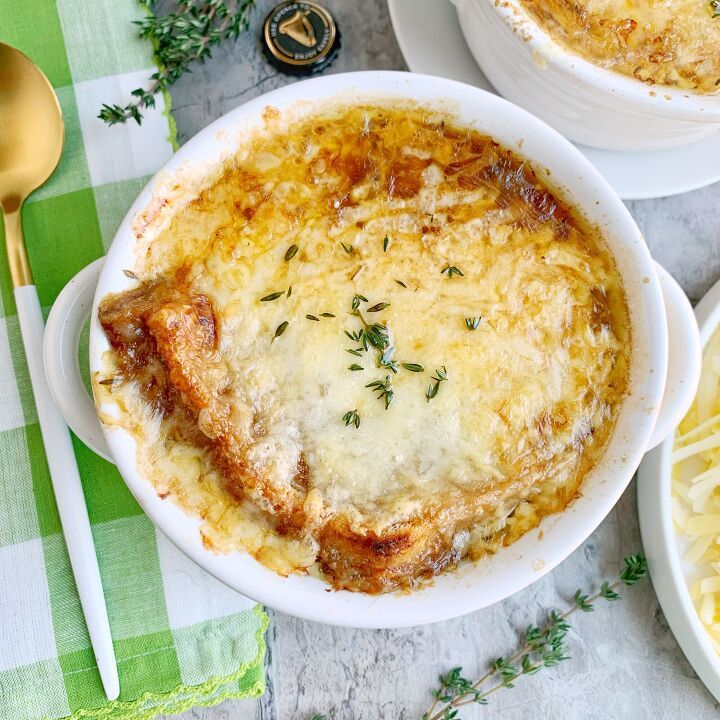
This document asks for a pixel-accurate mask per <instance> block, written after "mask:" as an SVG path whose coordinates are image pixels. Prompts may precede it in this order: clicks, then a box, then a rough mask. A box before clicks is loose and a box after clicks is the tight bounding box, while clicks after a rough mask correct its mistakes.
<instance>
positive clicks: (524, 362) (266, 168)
mask: <svg viewBox="0 0 720 720" xmlns="http://www.w3.org/2000/svg"><path fill="white" fill-rule="evenodd" d="M541 175H542V176H544V174H543V173H540V172H539V173H538V176H541ZM538 176H536V175H535V173H534V172H533V170H532V169H531V168H530V166H528V165H527V164H526V163H523V162H522V161H520V160H518V159H517V158H515V157H514V156H512V155H511V154H510V153H509V152H508V151H506V150H504V149H503V148H501V147H499V146H497V144H496V143H494V142H493V141H492V140H490V139H489V138H486V137H484V136H482V135H480V134H478V133H477V132H475V131H471V130H467V129H462V128H456V127H454V126H453V123H452V119H451V118H449V117H443V116H441V115H438V114H434V113H429V112H428V111H425V110H423V109H421V108H416V107H413V106H392V105H388V106H356V107H349V108H333V109H328V110H327V111H326V112H324V113H323V114H315V115H313V116H311V117H310V118H307V119H305V120H302V121H299V122H296V123H295V124H291V125H290V126H287V127H285V126H284V125H283V124H282V123H281V122H280V121H279V120H278V118H277V117H274V119H272V121H270V124H269V128H268V129H267V131H266V132H265V133H263V134H262V135H260V136H259V137H257V138H256V139H254V140H253V141H252V142H248V143H245V144H244V145H243V147H242V148H241V150H240V151H239V152H238V155H237V157H236V158H235V159H234V160H233V162H232V163H230V165H229V166H228V167H227V169H226V170H225V171H224V172H223V173H222V174H221V176H220V177H219V178H218V179H217V180H216V181H215V182H214V184H213V185H212V186H211V187H209V188H207V189H206V190H204V191H203V192H202V193H201V194H200V196H199V197H198V198H196V199H195V200H193V201H192V202H190V203H189V204H187V205H186V206H185V207H183V208H181V209H179V211H178V212H177V213H176V214H175V216H174V219H173V220H172V222H171V223H170V224H169V226H168V227H167V228H166V229H165V230H164V231H163V232H162V233H161V234H160V235H159V236H158V237H157V238H154V239H153V241H152V243H149V244H147V245H146V244H144V243H143V240H142V238H141V239H140V240H139V241H138V263H137V267H136V268H134V272H135V273H136V275H137V276H138V278H139V279H140V280H147V279H154V278H158V277H172V276H179V275H178V274H181V275H182V277H183V278H185V280H184V282H186V283H187V284H189V286H190V287H191V288H192V290H193V292H199V293H203V294H205V295H207V297H208V298H209V299H210V300H211V302H212V303H213V306H214V308H215V313H216V318H217V326H218V336H219V345H218V347H219V353H220V355H221V357H222V358H223V361H224V363H226V365H227V367H228V371H229V373H230V376H231V378H232V383H233V395H234V397H235V398H237V405H238V407H237V408H236V411H237V413H238V417H246V418H247V417H249V418H252V423H253V424H254V427H255V428H258V427H259V428H261V431H260V432H257V433H255V434H254V440H253V443H252V446H251V448H250V451H249V454H248V457H249V458H250V463H251V465H252V466H254V467H253V468H252V469H253V470H254V471H257V472H262V473H269V474H270V475H271V476H273V478H274V479H276V480H278V481H282V479H283V477H288V476H289V475H291V474H292V472H293V471H294V467H295V463H296V461H297V457H298V454H299V453H302V456H303V457H304V458H305V461H306V463H307V466H308V468H309V483H310V487H311V497H313V498H315V499H316V502H317V504H318V507H322V508H323V512H324V513H325V515H326V516H327V515H328V514H334V513H342V514H343V515H344V516H345V517H347V518H348V519H349V521H350V523H351V525H353V527H354V528H355V529H357V530H358V531H362V528H370V529H372V530H373V531H376V532H379V533H382V532H383V531H385V530H387V529H388V528H391V527H392V526H393V524H394V523H396V522H398V521H399V520H403V519H408V518H412V517H417V516H419V515H421V514H422V512H423V510H424V508H426V507H427V505H428V503H434V504H435V505H436V506H437V505H440V506H442V504H443V502H445V501H447V502H448V503H449V505H450V506H452V504H453V498H455V497H460V496H461V495H462V496H463V497H466V496H470V497H472V496H481V495H482V497H484V498H485V500H484V502H483V504H482V505H481V506H480V505H479V506H478V509H477V516H476V517H475V518H473V521H472V522H470V523H468V522H467V518H465V521H464V525H463V531H467V530H469V531H470V533H469V537H471V538H472V537H476V539H477V540H478V542H479V543H480V544H482V543H487V542H488V535H489V530H488V528H492V533H493V534H496V535H497V537H500V538H502V537H503V534H502V532H503V528H504V529H505V530H504V532H505V533H506V535H507V537H505V541H509V540H508V538H509V539H512V538H513V537H515V536H517V535H519V534H521V533H522V532H524V531H525V530H526V529H527V528H528V527H531V526H533V525H535V524H537V522H538V519H539V517H541V516H542V515H543V514H545V513H546V512H548V511H554V510H558V509H561V508H562V507H564V506H565V505H566V504H567V502H568V501H569V500H570V499H571V498H572V496H573V495H574V494H575V492H576V490H577V487H578V484H579V483H580V482H581V480H582V476H583V474H584V473H585V472H586V471H587V469H588V468H589V467H591V466H592V465H593V463H594V462H595V459H596V458H597V457H598V455H599V454H600V453H601V452H602V448H603V446H604V444H605V442H606V440H607V438H608V437H609V434H610V433H611V431H612V427H613V423H614V419H615V416H616V413H617V408H618V406H619V404H620V402H621V401H622V398H623V396H624V394H625V393H626V390H627V375H628V357H629V353H630V337H629V330H628V327H629V323H628V317H627V310H626V307H625V301H624V295H623V292H622V288H621V286H620V281H619V276H618V273H617V271H616V269H615V266H614V264H613V260H612V258H611V256H610V254H609V253H608V251H607V249H606V247H605V245H604V242H603V240H602V238H601V237H600V236H599V234H598V232H597V231H596V230H594V229H593V228H591V227H589V226H588V225H586V224H585V223H584V222H583V221H582V220H581V218H579V217H578V216H577V215H576V214H575V213H574V212H573V211H572V210H571V209H570V208H568V207H567V206H566V205H565V204H564V203H563V202H562V201H561V200H559V199H558V197H556V196H555V195H554V194H553V193H552V192H551V191H550V190H549V189H547V188H546V187H545V186H544V185H543V182H542V180H541V179H540V177H538ZM386 238H387V240H386ZM292 246H297V252H296V254H295V255H294V256H293V257H292V258H290V259H286V254H288V255H289V254H291V253H288V250H289V249H290V248H291V247H292ZM449 268H457V270H458V271H459V272H460V273H462V274H458V273H457V272H454V271H452V272H451V271H450V270H449ZM278 292H282V295H280V296H279V297H278V298H277V299H273V300H266V301H262V300H261V298H263V297H267V296H268V295H272V294H274V293H278ZM356 295H359V296H362V298H366V300H360V301H359V308H358V311H359V315H357V314H353V312H352V309H353V298H354V297H355V296H356ZM378 304H387V307H384V308H383V309H381V310H379V311H376V312H371V311H370V310H371V308H373V306H377V305H378ZM323 313H326V314H328V313H329V314H331V315H332V317H330V316H323ZM307 315H311V316H314V317H316V318H318V320H313V319H308V318H307V317H306V316H307ZM466 318H471V319H472V318H479V321H478V322H477V328H476V329H474V330H470V329H468V326H467V324H466ZM283 323H288V324H287V326H286V328H285V330H284V331H283V332H282V334H280V335H279V336H276V332H277V329H278V327H279V326H281V325H282V324H283ZM364 323H367V324H372V323H380V324H381V325H383V326H384V327H385V328H386V329H387V333H388V336H389V340H390V345H391V346H392V347H393V348H394V351H393V352H392V359H393V360H395V361H396V362H397V363H398V366H397V372H396V373H394V372H393V371H392V370H391V369H389V368H388V367H380V366H379V357H380V354H379V353H378V352H377V351H376V350H375V349H374V348H373V347H372V346H370V347H369V349H368V350H365V349H364V348H363V345H362V342H358V341H353V340H352V339H350V338H349V337H348V335H347V334H346V333H350V334H351V335H352V334H354V333H357V332H358V331H360V330H362V329H363V328H364V327H365V324H364ZM348 350H353V351H354V353H350V352H348ZM403 363H406V364H412V365H419V366H421V367H422V371H420V372H412V371H410V370H407V369H405V368H404V367H403ZM351 365H357V366H360V367H361V368H362V369H361V370H354V371H353V370H351V369H349V368H350V366H351ZM438 370H440V371H442V372H445V373H446V375H447V379H443V380H441V381H440V382H439V384H438V387H437V393H436V394H435V395H434V397H431V398H430V399H429V400H428V397H427V394H428V390H429V388H434V387H435V385H436V383H437V380H436V379H434V378H433V376H435V378H437V374H436V373H437V371H438ZM386 378H389V382H390V387H391V389H392V393H393V395H392V402H391V403H390V405H389V406H388V407H387V408H386V403H385V401H384V399H383V398H382V397H381V398H378V397H377V395H378V393H377V392H373V390H372V389H371V388H368V387H366V386H367V385H368V384H369V383H372V382H374V381H385V380H386ZM96 389H98V390H99V391H100V392H101V393H102V392H108V390H107V388H103V387H99V386H97V385H96ZM431 394H432V393H431ZM112 399H113V401H115V402H118V401H119V400H120V399H122V400H123V402H124V403H125V405H124V411H123V412H124V414H123V416H122V417H123V418H124V419H121V423H123V424H124V425H125V426H126V427H128V428H135V430H136V431H137V429H138V428H143V430H142V433H143V434H144V437H143V438H142V440H141V443H140V447H141V449H140V457H141V459H142V458H144V459H145V463H144V472H145V474H146V475H148V477H149V479H151V480H152V481H153V482H155V484H156V485H157V486H158V489H159V490H160V491H162V492H164V493H169V494H170V495H172V496H173V499H174V500H175V501H176V502H179V503H180V504H182V505H183V506H184V507H186V508H187V509H189V510H190V511H192V512H195V513H199V514H201V515H202V517H203V518H204V520H205V524H204V527H203V533H204V535H205V537H206V540H207V542H208V543H209V544H211V545H212V546H213V547H216V548H218V549H221V550H229V549H232V548H235V547H244V548H246V549H249V550H250V551H251V552H254V553H255V554H256V555H257V557H259V558H260V559H261V560H262V561H263V562H266V563H267V564H269V565H271V566H272V567H275V568H276V569H279V570H280V571H283V572H286V571H289V570H291V569H294V568H298V567H308V566H310V565H312V563H313V562H314V559H315V555H314V553H315V544H314V540H313V538H312V537H311V536H310V535H308V536H307V537H305V538H299V539H298V538H295V539H292V540H291V539H288V538H284V537H280V536H278V535H277V534H275V533H274V532H273V529H272V522H271V521H270V520H269V519H268V518H265V517H263V514H262V513H260V512H259V511H258V510H257V509H256V508H253V507H251V506H249V505H248V504H247V503H244V504H243V503H239V502H238V500H237V499H236V498H233V497H232V496H231V495H230V494H228V493H227V492H226V491H225V490H224V489H223V484H222V478H221V477H220V476H219V474H218V472H217V470H216V469H215V468H214V467H213V465H212V463H211V462H210V460H209V459H208V457H207V454H206V453H204V451H203V450H201V449H198V448H196V447H192V446H190V445H187V444H183V443H182V442H178V441H173V442H170V441H169V440H168V439H167V438H165V439H163V428H162V422H159V423H158V421H157V419H155V421H154V422H155V424H154V425H153V428H154V432H153V433H152V434H150V433H149V432H148V430H147V428H148V426H149V421H148V417H146V415H147V409H143V407H142V401H141V400H138V398H137V397H135V396H134V395H133V391H132V388H130V387H125V388H119V389H117V388H116V389H114V393H113V396H112ZM349 411H356V412H357V415H358V417H359V427H355V425H354V423H350V424H349V425H348V424H346V423H345V422H344V421H343V418H344V416H345V415H346V413H348V412H349ZM144 414H145V416H144ZM520 506H522V507H521V509H520V510H519V511H518V512H514V511H517V510H518V508H519V507H520ZM451 516H452V512H451V511H450V512H449V518H450V520H449V521H451ZM513 519H514V520H515V525H516V527H515V529H514V530H513V531H512V532H509V530H508V528H509V527H511V526H512V524H513ZM521 519H522V520H521ZM508 533H509V534H508ZM465 536H468V533H467V532H465ZM468 552H472V548H470V549H469V550H468Z"/></svg>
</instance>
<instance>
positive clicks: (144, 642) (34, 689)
mask: <svg viewBox="0 0 720 720" xmlns="http://www.w3.org/2000/svg"><path fill="white" fill-rule="evenodd" d="M142 12H143V11H142V9H141V7H140V6H139V5H137V4H136V3H135V1H134V0H1V1H0V41H3V42H7V43H9V44H11V45H14V46H15V47H17V48H19V49H21V50H22V51H23V52H25V53H26V54H27V55H29V56H30V57H31V58H32V59H33V60H35V61H36V62H37V63H38V64H39V65H40V67H41V68H42V69H43V70H44V71H45V73H46V74H47V76H48V77H49V79H50V81H51V82H52V84H53V86H54V87H55V89H56V90H57V94H58V97H59V98H60V104H61V105H62V109H63V114H64V117H65V124H66V137H65V150H64V153H63V156H62V161H61V163H60V166H59V167H58V169H57V170H56V172H55V174H54V175H53V177H52V178H51V180H50V181H49V182H48V183H47V184H46V185H45V186H44V187H43V188H41V189H40V190H39V191H38V192H36V193H35V194H34V195H33V196H32V197H31V198H30V199H29V201H28V202H27V204H26V206H25V211H24V228H25V236H26V241H27V245H28V252H29V255H30V261H31V264H32V268H33V272H34V275H35V280H36V283H37V287H38V292H39V295H40V302H41V303H42V305H43V307H44V309H45V311H47V310H48V309H49V307H50V306H51V305H52V302H53V300H54V298H55V296H56V295H57V293H58V292H59V291H60V289H61V288H62V287H63V285H65V283H66V282H67V281H68V280H69V279H70V278H71V277H72V276H73V275H74V274H75V273H76V272H77V271H78V270H80V269H81V268H82V267H83V266H85V265H86V264H87V263H89V262H90V261H91V260H94V259H95V258H97V257H99V256H101V255H102V254H103V253H104V252H105V250H106V248H107V246H108V244H109V243H110V241H111V239H112V237H113V234H114V232H115V230H116V227H117V226H118V224H119V223H120V221H121V219H122V217H123V216H124V215H125V213H126V211H127V209H128V207H129V206H130V204H131V202H132V200H133V199H134V197H135V195H136V194H137V192H138V191H139V190H140V188H141V187H142V186H143V185H145V183H146V182H147V180H148V177H149V176H150V175H151V174H153V173H154V172H155V171H156V170H157V169H158V167H159V166H160V165H161V164H162V163H164V162H165V160H167V159H168V158H169V157H170V155H171V153H172V145H173V143H174V128H173V126H172V122H171V120H170V119H169V115H168V110H169V107H168V105H167V102H166V101H165V99H163V98H159V103H158V108H157V109H156V110H155V111H150V112H148V113H147V114H146V118H145V121H144V122H143V124H142V126H141V127H138V126H137V125H135V123H132V124H128V125H121V126H116V127H114V128H109V127H107V126H105V125H104V124H103V123H102V122H101V121H100V120H98V119H97V117H96V116H97V113H98V110H99V108H100V106H101V105H102V103H104V102H108V103H115V102H118V103H122V104H124V103H125V102H127V100H128V98H129V93H130V91H131V90H132V89H133V88H135V87H137V86H139V85H143V84H146V83H147V78H148V77H149V75H150V73H151V72H152V70H153V62H152V49H151V48H150V47H149V43H147V42H146V41H141V40H139V39H138V38H137V29H136V27H135V26H134V25H132V24H131V21H132V20H133V19H136V18H137V17H139V16H141V15H142ZM0 236H2V228H1V227H0ZM0 242H1V243H2V245H1V246H0V247H4V238H2V237H0ZM73 441H74V445H75V452H76V455H77V459H78V464H79V466H80V474H81V476H82V480H83V486H84V489H85V497H86V500H87V504H88V509H89V512H90V519H91V521H92V524H93V533H94V538H95V544H96V548H97V554H98V560H99V563H100V571H101V574H102V579H103V585H104V588H105V595H106V598H107V606H108V613H109V616H110V626H111V628H112V633H113V638H114V642H115V652H116V655H117V660H118V670H119V674H120V687H121V694H120V698H119V700H118V701H116V702H114V703H111V704H108V703H107V702H106V700H105V697H104V695H103V691H102V686H101V683H100V678H99V676H98V672H97V668H96V666H95V661H94V657H93V653H92V650H91V648H90V642H89V638H88V634H87V629H86V627H85V622H84V620H83V615H82V612H81V609H80V604H79V600H78V597H77V593H76V591H75V587H74V584H73V579H72V574H71V570H70V567H69V564H68V557H67V552H66V549H65V544H64V541H63V536H62V534H61V531H60V521H59V518H58V514H57V510H56V507H55V501H54V498H53V493H52V488H51V485H50V478H49V475H48V469H47V465H46V461H45V454H44V452H43V445H42V440H41V437H40V430H39V428H38V424H37V417H36V411H35V407H34V404H33V398H32V393H31V388H30V383H29V379H28V371H27V367H26V364H25V358H24V353H23V349H22V345H21V342H20V334H19V329H18V323H17V318H16V316H15V306H14V303H13V296H12V285H11V282H10V274H9V271H8V267H7V259H6V257H5V253H3V252H1V251H0V720H30V719H31V718H32V719H34V718H37V719H45V718H47V719H50V718H65V717H72V718H81V717H82V718H92V717H97V718H108V719H116V718H149V717H152V716H153V715H155V714H157V713H173V712H179V711H182V710H185V709H187V708H189V707H192V706H194V705H210V704H214V703H216V702H219V701H220V700H222V699H225V698H229V697H243V696H249V695H258V694H260V693H262V692H263V690H264V686H265V683H264V668H263V658H264V650H265V645H264V630H265V627H266V625H267V617H266V615H265V613H264V612H263V611H262V609H261V608H259V607H257V606H256V605H255V604H254V603H252V602H250V601H249V600H247V599H246V598H244V597H242V596H241V595H238V594H237V593H235V592H233V591H231V590H229V589H228V588H226V587H225V586H224V585H221V584H220V583H219V582H217V581H216V580H214V579H213V578H211V577H210V576H209V575H207V574H206V573H205V572H203V571H202V570H200V568H198V567H197V566H196V565H194V564H193V563H192V562H191V561H190V560H188V559H187V558H185V557H184V556H183V555H182V554H181V553H180V552H179V551H178V550H177V549H175V547H174V546H172V545H171V544H170V542H169V541H168V540H167V539H166V538H165V537H164V536H162V535H161V534H159V533H158V532H157V531H156V530H155V528H154V527H153V525H152V524H151V523H150V521H149V520H148V519H147V517H146V516H145V515H144V514H143V512H142V510H141V509H140V507H139V506H138V505H137V503H136V502H135V501H134V499H133V498H132V496H131V495H130V493H129V492H128V490H127V488H126V487H125V484H124V483H123V481H122V479H121V478H120V476H119V475H118V472H117V471H116V469H115V468H114V467H113V466H112V465H110V464H109V463H107V462H105V461H104V460H102V459H101V458H99V457H98V456H96V455H95V454H93V453H92V452H91V451H90V450H89V449H88V448H86V447H85V446H84V445H83V444H82V443H80V442H79V441H77V439H73Z"/></svg>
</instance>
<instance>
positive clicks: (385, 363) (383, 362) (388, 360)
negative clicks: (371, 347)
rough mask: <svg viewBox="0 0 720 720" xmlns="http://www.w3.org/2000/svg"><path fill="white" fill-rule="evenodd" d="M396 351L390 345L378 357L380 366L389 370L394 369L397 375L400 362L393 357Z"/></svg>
mask: <svg viewBox="0 0 720 720" xmlns="http://www.w3.org/2000/svg"><path fill="white" fill-rule="evenodd" d="M394 352H395V348H394V347H389V348H388V349H387V350H385V352H384V353H383V354H382V355H381V356H380V357H379V358H378V367H384V368H387V369H388V370H392V371H393V373H394V374H396V375H397V371H398V364H397V362H396V361H395V360H393V359H392V356H393V353H394Z"/></svg>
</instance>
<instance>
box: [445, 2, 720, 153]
mask: <svg viewBox="0 0 720 720" xmlns="http://www.w3.org/2000/svg"><path fill="white" fill-rule="evenodd" d="M452 2H453V3H454V4H455V6H456V7H457V12H458V18H459V20H460V26H461V28H462V31H463V34H464V35H465V39H466V41H467V44H468V47H469V48H470V50H471V52H472V54H473V56H474V57H475V59H476V60H477V62H478V64H479V65H480V67H481V69H482V71H483V73H484V74H485V75H486V76H487V78H488V80H490V82H491V83H492V84H493V86H494V87H495V89H496V90H497V91H498V92H499V93H500V94H501V95H502V96H503V97H505V98H507V99H508V100H511V101H512V102H514V103H517V104H518V105H520V106H521V107H524V108H525V109H526V110H529V111H530V112H532V113H533V114H535V115H537V116H538V117H539V118H541V119H543V120H545V122H547V123H548V124H549V125H552V126H553V127H554V128H555V129H556V130H558V131H560V132H561V133H562V134H563V135H564V136H565V137H567V138H569V139H570V140H572V141H573V142H577V143H581V144H583V145H589V146H591V147H597V148H602V149H605V150H625V151H634V150H658V149H662V148H669V147H676V146H679V145H685V144H688V143H693V142H696V141H698V140H701V139H702V138H704V137H707V136H708V135H712V134H713V133H718V135H719V136H720V96H718V95H717V94H716V95H705V96H703V95H700V94H697V93H690V92H687V91H684V90H676V89H672V88H664V87H660V86H655V87H649V86H648V85H646V84H644V83H642V82H640V81H639V80H635V79H634V78H630V77H626V76H624V75H621V74H619V73H616V72H613V71H611V70H606V69H604V68H601V67H599V66H597V65H594V64H592V63H590V62H588V61H587V60H584V59H583V58H581V57H579V56H578V55H575V54H573V53H571V52H570V51H568V50H566V49H564V48H562V47H560V46H559V45H558V44H557V43H555V42H554V41H553V39H552V38H551V37H550V36H549V35H548V34H547V33H546V32H545V31H544V30H543V29H542V28H541V27H540V26H539V25H538V24H537V23H536V22H535V21H534V20H533V19H532V18H531V17H530V16H529V15H527V13H525V11H524V10H523V9H522V7H521V6H520V3H519V2H518V0H505V1H504V2H496V0H452ZM718 52H720V49H718ZM719 141H720V139H719Z"/></svg>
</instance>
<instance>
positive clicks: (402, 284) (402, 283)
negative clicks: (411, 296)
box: [395, 280, 407, 288]
mask: <svg viewBox="0 0 720 720" xmlns="http://www.w3.org/2000/svg"><path fill="white" fill-rule="evenodd" d="M395 282H396V283H397V284H398V285H399V286H400V287H404V288H406V287H407V285H406V284H405V283H404V282H403V281H402V280H396V281H395Z"/></svg>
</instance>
